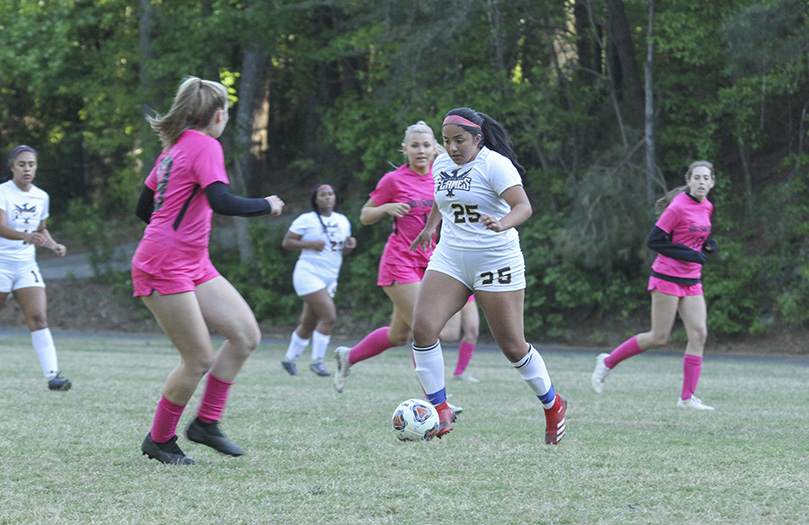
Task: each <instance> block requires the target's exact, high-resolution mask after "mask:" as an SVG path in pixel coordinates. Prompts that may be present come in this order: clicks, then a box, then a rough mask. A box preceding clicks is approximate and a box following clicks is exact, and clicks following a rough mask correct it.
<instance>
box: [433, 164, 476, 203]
mask: <svg viewBox="0 0 809 525" xmlns="http://www.w3.org/2000/svg"><path fill="white" fill-rule="evenodd" d="M460 171H461V168H455V169H454V170H450V171H449V172H447V171H441V173H439V174H438V176H439V177H441V179H440V180H439V181H438V186H437V187H436V191H437V192H438V191H446V192H447V197H454V196H455V191H456V190H458V191H469V190H470V189H471V187H472V177H470V176H469V173H470V172H471V171H472V168H469V169H467V170H466V171H465V172H463V173H460Z"/></svg>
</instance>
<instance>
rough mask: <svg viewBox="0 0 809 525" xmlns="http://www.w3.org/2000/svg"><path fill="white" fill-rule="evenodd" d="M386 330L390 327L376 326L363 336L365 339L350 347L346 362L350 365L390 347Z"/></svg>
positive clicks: (388, 330)
mask: <svg viewBox="0 0 809 525" xmlns="http://www.w3.org/2000/svg"><path fill="white" fill-rule="evenodd" d="M388 332H390V327H389V326H386V327H384V328H377V329H376V330H374V331H373V332H371V333H370V334H368V335H366V336H365V339H363V340H362V341H360V342H359V344H357V346H355V347H354V348H352V349H351V351H350V352H349V353H348V362H349V363H351V364H352V365H353V364H354V363H359V362H360V361H365V360H366V359H370V358H372V357H374V356H375V355H379V354H381V353H382V352H384V351H385V350H387V349H388V348H392V347H393V345H392V344H390V339H388Z"/></svg>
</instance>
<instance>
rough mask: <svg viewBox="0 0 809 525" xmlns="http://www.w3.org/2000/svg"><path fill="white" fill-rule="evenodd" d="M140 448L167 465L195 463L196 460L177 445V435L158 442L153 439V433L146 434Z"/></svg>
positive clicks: (144, 452)
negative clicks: (163, 441)
mask: <svg viewBox="0 0 809 525" xmlns="http://www.w3.org/2000/svg"><path fill="white" fill-rule="evenodd" d="M140 449H141V450H142V451H143V454H144V455H145V456H149V458H151V459H156V460H157V461H159V462H161V463H165V464H166V465H193V464H194V460H193V459H191V458H189V457H188V456H186V455H185V453H184V452H183V451H182V450H181V449H180V447H179V446H178V445H177V436H174V437H173V438H171V439H169V440H168V441H166V442H165V443H156V442H155V441H153V440H152V434H151V433H149V434H146V437H145V438H143V443H141V445H140Z"/></svg>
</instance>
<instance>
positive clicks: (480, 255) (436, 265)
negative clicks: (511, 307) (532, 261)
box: [427, 242, 525, 292]
mask: <svg viewBox="0 0 809 525" xmlns="http://www.w3.org/2000/svg"><path fill="white" fill-rule="evenodd" d="M427 269H428V270H434V271H436V272H441V273H444V274H447V275H449V276H450V277H452V278H454V279H457V280H458V281H460V282H461V283H463V284H464V285H466V287H467V288H469V289H470V290H472V291H473V292H477V291H483V292H513V291H515V290H524V289H525V260H524V258H523V255H522V250H520V247H519V244H514V245H513V247H512V246H510V247H506V248H503V249H499V250H487V251H469V250H456V249H454V248H449V247H447V246H442V245H441V243H440V242H439V243H438V246H436V248H435V251H434V252H433V256H432V257H431V258H430V263H429V264H428V265H427Z"/></svg>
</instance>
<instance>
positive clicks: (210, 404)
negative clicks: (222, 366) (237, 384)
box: [197, 374, 233, 423]
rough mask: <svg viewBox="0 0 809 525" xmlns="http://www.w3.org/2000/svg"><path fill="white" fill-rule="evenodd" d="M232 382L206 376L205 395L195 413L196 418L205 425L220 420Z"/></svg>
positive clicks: (209, 375) (211, 375) (210, 375)
mask: <svg viewBox="0 0 809 525" xmlns="http://www.w3.org/2000/svg"><path fill="white" fill-rule="evenodd" d="M232 385H233V382H228V381H222V380H221V379H219V378H217V377H215V376H214V375H213V374H208V382H207V383H206V385H205V393H204V394H202V401H201V402H200V405H199V410H198V411H197V417H199V418H200V419H201V420H203V421H204V422H206V423H213V422H214V421H219V420H220V419H222V411H223V410H224V409H225V403H226V402H227V400H228V392H229V391H230V387H231V386H232Z"/></svg>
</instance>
